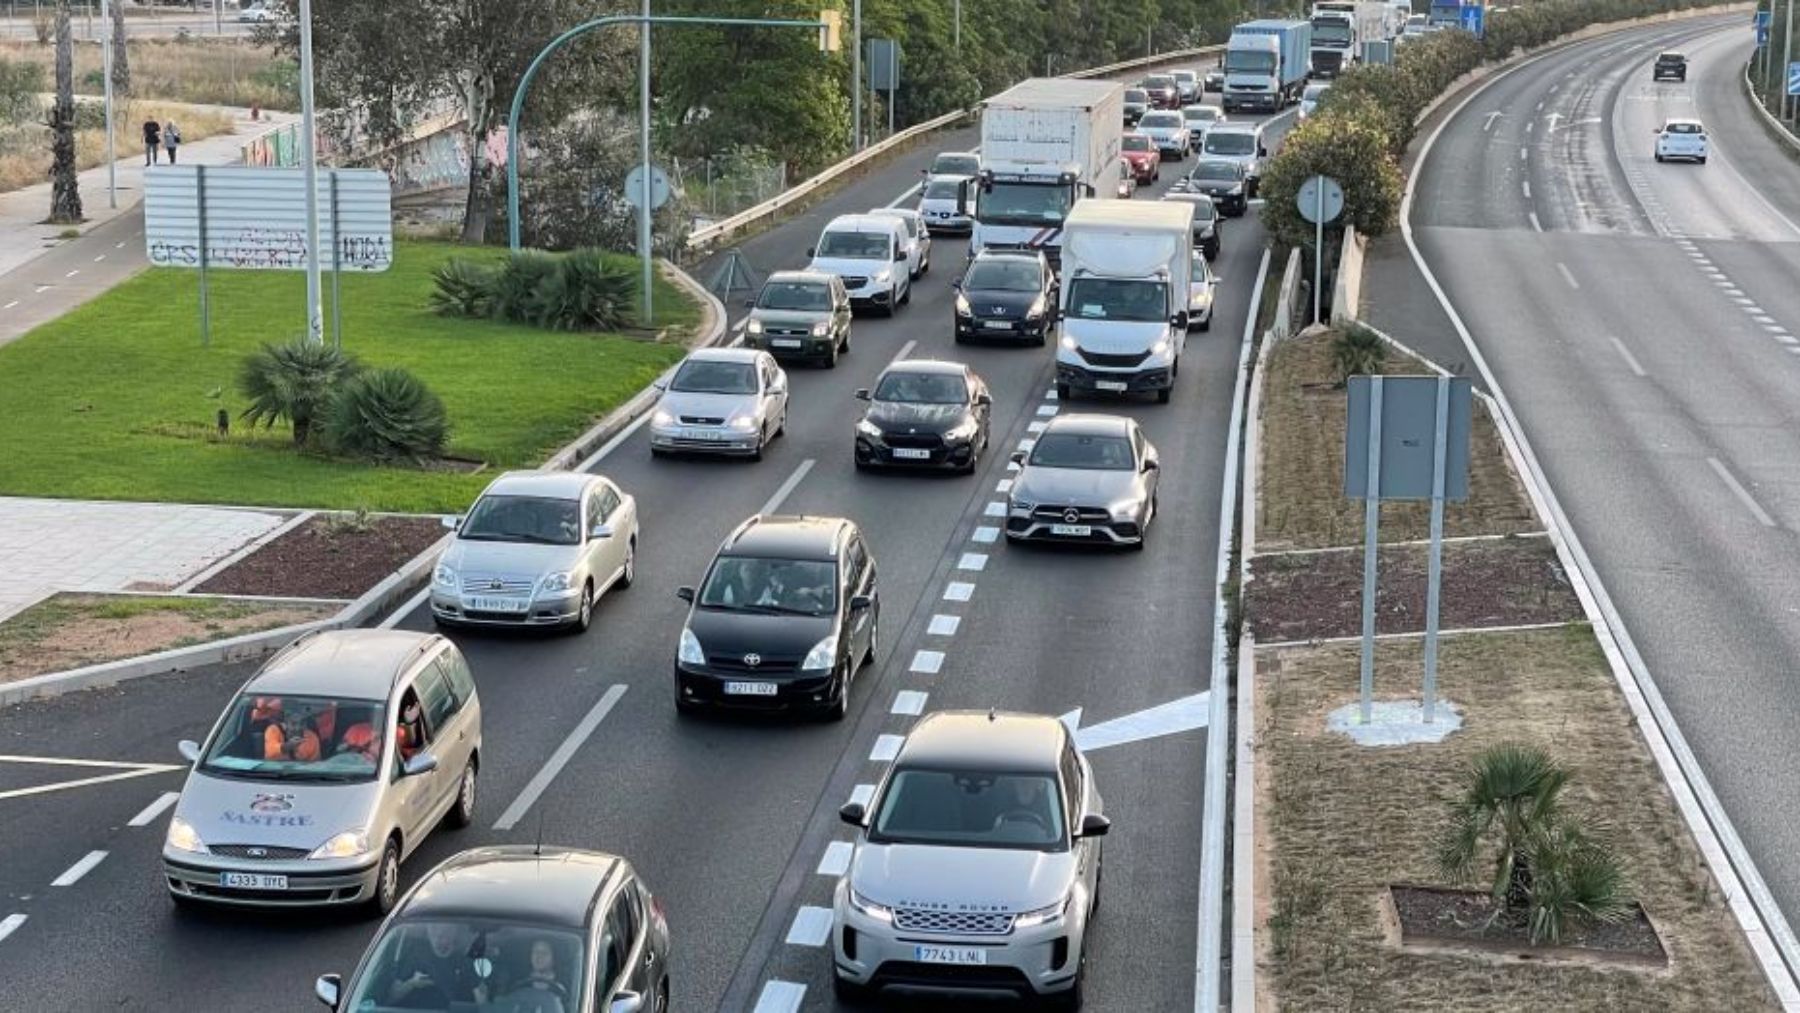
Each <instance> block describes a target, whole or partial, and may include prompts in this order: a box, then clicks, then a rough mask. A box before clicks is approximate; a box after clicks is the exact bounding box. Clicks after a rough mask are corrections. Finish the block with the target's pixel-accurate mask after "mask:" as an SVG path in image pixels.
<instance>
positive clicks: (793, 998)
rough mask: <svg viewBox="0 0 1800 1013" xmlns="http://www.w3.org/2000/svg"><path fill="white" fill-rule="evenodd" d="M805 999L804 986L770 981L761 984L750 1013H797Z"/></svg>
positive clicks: (788, 982) (790, 982) (777, 980)
mask: <svg viewBox="0 0 1800 1013" xmlns="http://www.w3.org/2000/svg"><path fill="white" fill-rule="evenodd" d="M805 998H806V986H805V985H801V984H799V983H797V982H792V981H781V980H779V979H771V980H769V981H765V982H763V989H762V991H761V992H760V993H758V994H757V996H756V1006H755V1007H754V1008H753V1009H752V1010H751V1013H799V1010H800V1003H801V1002H802V1001H803V1000H804V999H805Z"/></svg>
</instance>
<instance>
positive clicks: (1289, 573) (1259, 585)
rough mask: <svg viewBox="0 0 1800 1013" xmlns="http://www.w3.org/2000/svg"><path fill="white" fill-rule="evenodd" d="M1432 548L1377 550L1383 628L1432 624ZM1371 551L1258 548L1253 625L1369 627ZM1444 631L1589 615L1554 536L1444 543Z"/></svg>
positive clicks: (1346, 630) (1331, 632) (1308, 633)
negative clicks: (1365, 589) (1366, 600)
mask: <svg viewBox="0 0 1800 1013" xmlns="http://www.w3.org/2000/svg"><path fill="white" fill-rule="evenodd" d="M1428 563H1429V556H1428V554H1427V547H1426V546H1423V545H1396V546H1389V547H1386V548H1383V549H1382V550H1381V551H1380V552H1379V553H1378V554H1377V562H1376V566H1377V567H1378V570H1379V576H1378V577H1377V583H1376V595H1375V631H1376V632H1377V633H1413V632H1419V631H1423V630H1424V629H1425V576H1426V570H1427V566H1428ZM1362 570H1363V554H1362V550H1361V549H1360V548H1359V549H1353V550H1349V551H1332V552H1308V553H1301V554H1293V555H1279V556H1257V557H1256V558H1255V559H1254V560H1252V561H1251V572H1252V573H1253V574H1254V575H1255V579H1254V580H1252V581H1251V582H1250V583H1249V585H1248V588H1249V612H1248V615H1249V619H1250V629H1251V632H1253V633H1255V634H1256V639H1257V640H1259V641H1262V642H1264V643H1279V642H1282V641H1290V640H1314V639H1322V638H1325V637H1351V636H1356V635H1357V634H1359V633H1361V632H1362V579H1363V574H1362ZM1441 605H1442V608H1441V612H1440V618H1439V625H1440V626H1441V627H1442V628H1443V629H1458V628H1468V627H1475V626H1528V625H1535V624H1539V623H1556V622H1572V621H1575V620H1578V619H1581V618H1582V612H1581V602H1580V600H1578V599H1577V598H1576V597H1575V592H1574V589H1573V588H1571V587H1570V586H1569V582H1568V580H1567V579H1566V578H1565V577H1564V576H1563V572H1562V567H1561V566H1560V565H1558V563H1557V559H1556V550H1555V549H1554V548H1552V547H1551V545H1550V540H1549V539H1547V538H1504V539H1494V540H1490V541H1479V542H1452V543H1450V544H1448V545H1446V546H1444V584H1443V600H1442V602H1441Z"/></svg>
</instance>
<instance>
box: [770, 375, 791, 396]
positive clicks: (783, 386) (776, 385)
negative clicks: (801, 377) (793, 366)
mask: <svg viewBox="0 0 1800 1013" xmlns="http://www.w3.org/2000/svg"><path fill="white" fill-rule="evenodd" d="M769 393H771V394H786V393H787V377H785V376H778V377H776V378H775V379H774V380H772V381H770V383H769Z"/></svg>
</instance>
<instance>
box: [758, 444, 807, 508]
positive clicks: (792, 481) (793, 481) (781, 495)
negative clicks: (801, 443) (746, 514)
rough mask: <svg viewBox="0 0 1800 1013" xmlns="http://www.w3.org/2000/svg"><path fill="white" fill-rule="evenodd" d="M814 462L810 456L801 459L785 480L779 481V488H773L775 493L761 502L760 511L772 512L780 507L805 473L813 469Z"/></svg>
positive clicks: (804, 476) (803, 477)
mask: <svg viewBox="0 0 1800 1013" xmlns="http://www.w3.org/2000/svg"><path fill="white" fill-rule="evenodd" d="M815 463H817V462H815V461H814V460H813V459H812V458H810V457H809V458H807V459H806V460H804V461H801V462H800V466H799V467H798V468H795V469H794V473H793V474H792V475H789V476H788V477H787V481H785V482H783V483H781V488H779V489H777V490H775V495H773V496H770V497H769V501H768V502H767V503H764V504H763V506H762V512H763V513H765V514H772V513H774V512H775V511H777V510H779V509H781V504H782V503H783V502H784V501H785V500H786V499H787V498H788V495H789V494H790V493H792V492H793V491H794V488H795V487H796V486H798V485H799V484H800V483H801V481H802V480H804V479H805V478H806V473H807V472H809V471H811V470H812V469H813V465H814V464H815Z"/></svg>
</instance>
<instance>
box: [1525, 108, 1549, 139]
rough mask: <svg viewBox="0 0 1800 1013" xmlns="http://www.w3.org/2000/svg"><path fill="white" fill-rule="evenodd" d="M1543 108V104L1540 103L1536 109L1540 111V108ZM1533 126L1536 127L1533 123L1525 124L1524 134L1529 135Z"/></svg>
mask: <svg viewBox="0 0 1800 1013" xmlns="http://www.w3.org/2000/svg"><path fill="white" fill-rule="evenodd" d="M1543 107H1544V106H1543V104H1542V103H1539V104H1538V108H1539V109H1542V108H1543ZM1535 126H1537V124H1536V123H1535V122H1533V123H1527V124H1525V132H1526V133H1528V134H1529V133H1531V128H1532V127H1535Z"/></svg>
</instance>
